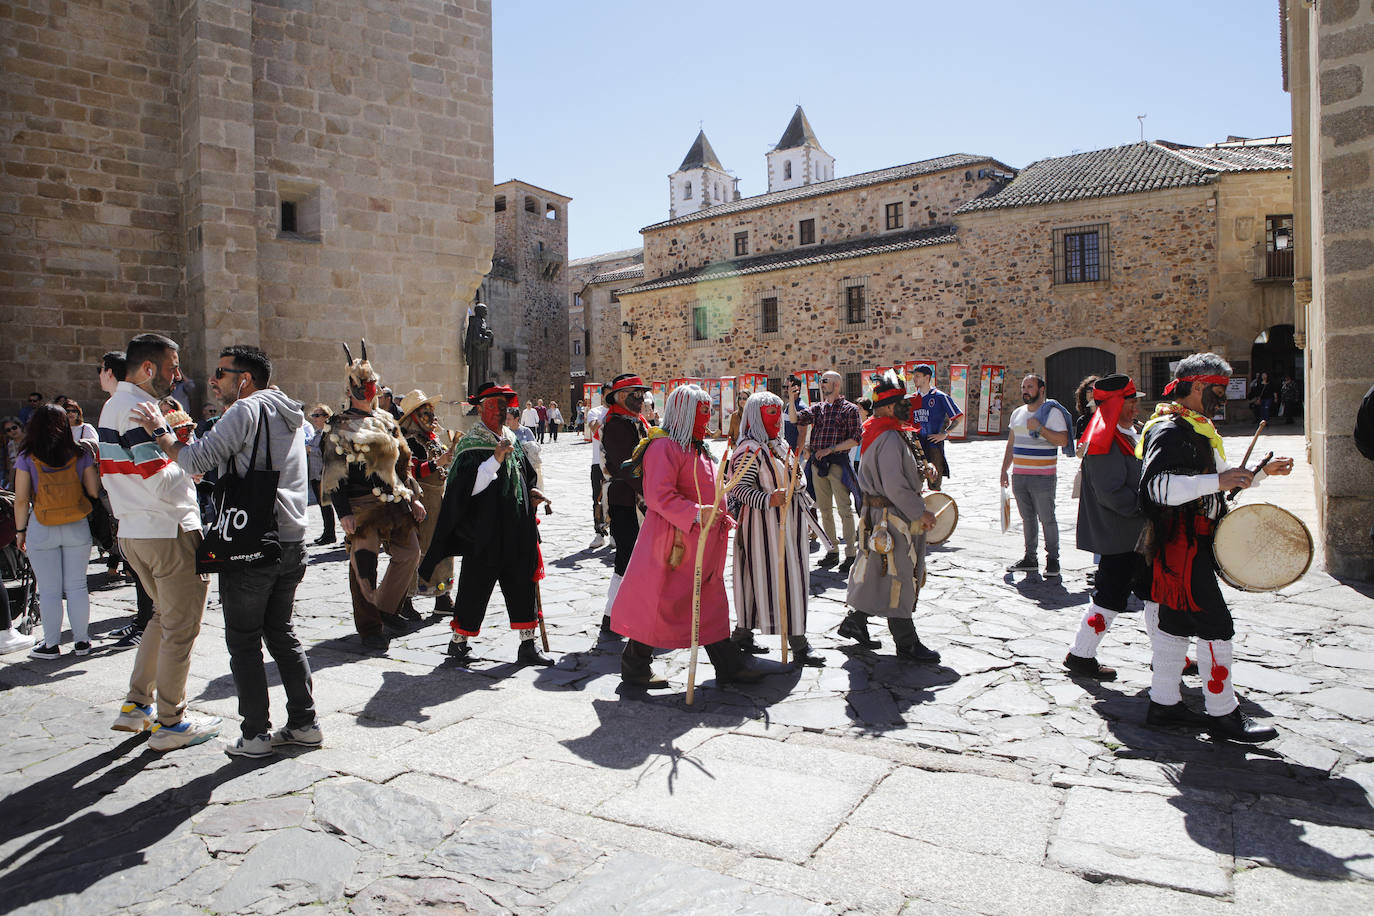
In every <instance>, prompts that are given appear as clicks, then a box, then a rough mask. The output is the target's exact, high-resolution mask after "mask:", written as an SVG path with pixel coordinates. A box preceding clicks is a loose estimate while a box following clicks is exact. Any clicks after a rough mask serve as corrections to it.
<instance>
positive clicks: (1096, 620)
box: [1069, 602, 1116, 658]
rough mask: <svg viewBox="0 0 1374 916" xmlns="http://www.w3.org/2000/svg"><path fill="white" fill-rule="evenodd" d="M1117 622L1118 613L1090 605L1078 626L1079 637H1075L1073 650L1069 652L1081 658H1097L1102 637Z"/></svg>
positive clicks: (1092, 603)
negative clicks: (1113, 622)
mask: <svg viewBox="0 0 1374 916" xmlns="http://www.w3.org/2000/svg"><path fill="white" fill-rule="evenodd" d="M1113 620H1116V611H1109V610H1107V609H1106V608H1104V607H1098V605H1097V604H1096V603H1095V602H1090V603H1089V604H1088V608H1087V610H1085V611H1084V612H1083V619H1082V620H1081V621H1080V622H1079V624H1078V635H1077V636H1076V637H1074V641H1073V648H1072V649H1070V650H1069V651H1070V652H1072V653H1073V654H1074V655H1077V656H1078V657H1079V658H1096V657H1097V647H1098V646H1100V645H1101V644H1102V636H1103V635H1104V634H1105V633H1106V632H1107V628H1108V627H1110V626H1111V625H1112V621H1113Z"/></svg>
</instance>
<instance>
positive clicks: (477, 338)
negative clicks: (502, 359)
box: [463, 302, 496, 395]
mask: <svg viewBox="0 0 1374 916" xmlns="http://www.w3.org/2000/svg"><path fill="white" fill-rule="evenodd" d="M495 336H496V335H494V334H493V333H492V332H491V325H490V324H488V323H487V307H486V305H485V304H484V303H481V302H479V303H477V304H476V305H474V306H473V307H472V314H471V315H469V316H468V327H467V332H466V333H465V334H464V335H463V355H464V356H465V357H467V361H468V394H469V395H471V394H472V393H473V392H475V391H476V390H477V388H478V387H479V386H480V385H481V384H482V383H483V382H486V381H490V380H491V379H490V377H489V376H488V374H487V373H488V372H489V371H490V367H489V366H488V365H487V362H488V358H489V357H490V355H491V344H492V341H493V340H494V339H495Z"/></svg>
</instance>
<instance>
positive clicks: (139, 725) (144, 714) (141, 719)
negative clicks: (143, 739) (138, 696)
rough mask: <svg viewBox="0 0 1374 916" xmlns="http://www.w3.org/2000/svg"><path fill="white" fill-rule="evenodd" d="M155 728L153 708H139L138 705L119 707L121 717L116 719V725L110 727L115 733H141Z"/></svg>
mask: <svg viewBox="0 0 1374 916" xmlns="http://www.w3.org/2000/svg"><path fill="white" fill-rule="evenodd" d="M152 727H153V707H152V706H139V705H138V704H137V703H125V704H124V705H123V706H121V707H119V715H118V716H116V717H115V720H114V725H111V726H110V731H115V732H135V733H137V732H141V731H143V730H144V729H145V728H152Z"/></svg>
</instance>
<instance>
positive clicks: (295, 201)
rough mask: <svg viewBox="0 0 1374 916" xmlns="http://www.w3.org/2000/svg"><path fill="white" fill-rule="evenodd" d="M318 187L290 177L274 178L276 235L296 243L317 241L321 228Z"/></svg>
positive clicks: (320, 237) (320, 234)
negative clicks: (275, 180)
mask: <svg viewBox="0 0 1374 916" xmlns="http://www.w3.org/2000/svg"><path fill="white" fill-rule="evenodd" d="M320 208H321V200H320V186H319V185H317V184H314V183H312V182H307V181H298V180H296V179H293V178H279V179H277V216H278V223H277V236H278V237H279V238H288V239H292V240H295V241H298V242H318V241H321V240H322V238H323V235H322V233H321V231H320V227H321V225H322V222H323V217H322V213H321V209H320Z"/></svg>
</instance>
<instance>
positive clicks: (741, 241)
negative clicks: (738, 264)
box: [735, 232, 749, 258]
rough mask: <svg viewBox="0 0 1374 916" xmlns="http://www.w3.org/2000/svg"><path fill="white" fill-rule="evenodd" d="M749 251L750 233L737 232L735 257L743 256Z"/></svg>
mask: <svg viewBox="0 0 1374 916" xmlns="http://www.w3.org/2000/svg"><path fill="white" fill-rule="evenodd" d="M748 253H749V233H748V232H736V233H735V257H737V258H742V257H744V256H745V255H746V254H748Z"/></svg>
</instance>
